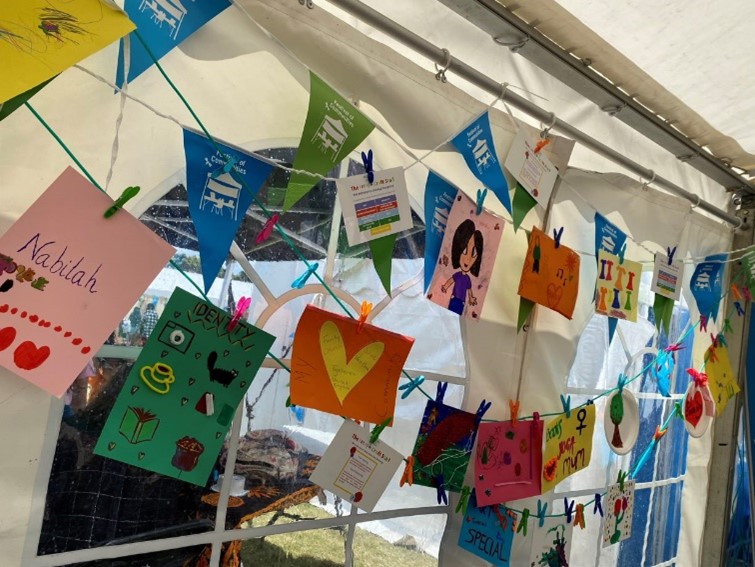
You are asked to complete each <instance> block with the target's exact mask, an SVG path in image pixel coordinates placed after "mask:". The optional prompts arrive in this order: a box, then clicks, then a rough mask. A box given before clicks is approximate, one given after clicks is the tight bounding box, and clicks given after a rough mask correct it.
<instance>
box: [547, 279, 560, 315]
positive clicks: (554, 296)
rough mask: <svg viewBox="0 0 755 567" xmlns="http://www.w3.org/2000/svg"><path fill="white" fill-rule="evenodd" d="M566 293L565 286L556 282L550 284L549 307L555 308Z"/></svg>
mask: <svg viewBox="0 0 755 567" xmlns="http://www.w3.org/2000/svg"><path fill="white" fill-rule="evenodd" d="M563 295H564V288H563V287H561V286H560V285H556V284H554V283H550V284H548V307H551V308H553V309H555V308H556V307H558V302H559V301H561V297H562V296H563Z"/></svg>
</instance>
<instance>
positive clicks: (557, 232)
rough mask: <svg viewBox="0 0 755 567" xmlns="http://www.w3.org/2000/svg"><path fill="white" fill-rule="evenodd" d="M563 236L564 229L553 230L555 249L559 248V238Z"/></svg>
mask: <svg viewBox="0 0 755 567" xmlns="http://www.w3.org/2000/svg"><path fill="white" fill-rule="evenodd" d="M563 234H564V227H563V226H562V227H561V228H559V229H558V230H556V229H555V228H554V229H553V240H555V241H556V248H558V247H559V246H561V236H562V235H563Z"/></svg>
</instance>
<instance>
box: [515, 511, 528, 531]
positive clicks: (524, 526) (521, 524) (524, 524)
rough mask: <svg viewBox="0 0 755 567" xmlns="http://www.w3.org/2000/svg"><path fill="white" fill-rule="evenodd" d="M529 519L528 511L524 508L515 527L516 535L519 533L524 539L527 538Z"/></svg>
mask: <svg viewBox="0 0 755 567" xmlns="http://www.w3.org/2000/svg"><path fill="white" fill-rule="evenodd" d="M529 519H530V509H529V508H525V509H524V510H522V519H521V520H520V521H519V525H518V526H517V527H516V533H519V532H521V533H522V535H523V536H524V537H527V520H529Z"/></svg>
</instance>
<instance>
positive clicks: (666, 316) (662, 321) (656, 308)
mask: <svg viewBox="0 0 755 567" xmlns="http://www.w3.org/2000/svg"><path fill="white" fill-rule="evenodd" d="M673 312H674V300H673V299H671V298H668V297H663V296H662V295H661V294H660V293H656V294H655V301H654V302H653V313H654V314H655V327H656V329H658V332H660V330H661V325H663V330H664V331H665V332H666V335H667V336H668V334H669V328H670V326H671V314H672V313H673Z"/></svg>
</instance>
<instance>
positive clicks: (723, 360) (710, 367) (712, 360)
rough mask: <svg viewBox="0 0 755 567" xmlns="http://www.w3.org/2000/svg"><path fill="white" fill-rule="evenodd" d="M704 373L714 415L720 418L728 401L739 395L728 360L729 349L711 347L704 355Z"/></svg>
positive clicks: (735, 379)
mask: <svg viewBox="0 0 755 567" xmlns="http://www.w3.org/2000/svg"><path fill="white" fill-rule="evenodd" d="M705 359H706V363H705V373H706V374H707V375H708V386H710V391H711V392H712V393H713V400H714V401H715V402H716V414H717V415H719V416H721V415H722V414H723V412H724V410H725V409H726V405H727V404H728V403H729V400H730V399H732V398H733V397H734V396H735V395H737V394H738V393H739V385H738V384H737V378H736V376H735V375H734V371H733V370H732V368H731V361H730V360H729V349H728V348H726V347H724V346H718V347H713V346H711V347H710V348H709V349H708V350H707V351H706V353H705Z"/></svg>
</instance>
